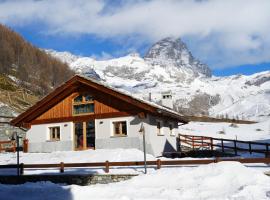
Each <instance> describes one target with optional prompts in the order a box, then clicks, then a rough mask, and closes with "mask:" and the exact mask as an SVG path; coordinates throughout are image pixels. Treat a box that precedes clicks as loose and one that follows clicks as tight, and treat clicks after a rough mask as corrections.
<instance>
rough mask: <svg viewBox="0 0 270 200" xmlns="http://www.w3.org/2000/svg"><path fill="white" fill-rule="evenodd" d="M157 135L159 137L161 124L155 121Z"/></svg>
mask: <svg viewBox="0 0 270 200" xmlns="http://www.w3.org/2000/svg"><path fill="white" fill-rule="evenodd" d="M157 134H158V135H161V122H160V121H157Z"/></svg>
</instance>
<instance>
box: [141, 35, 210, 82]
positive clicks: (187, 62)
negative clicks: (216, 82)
mask: <svg viewBox="0 0 270 200" xmlns="http://www.w3.org/2000/svg"><path fill="white" fill-rule="evenodd" d="M144 59H145V61H146V62H148V63H150V64H151V65H160V66H164V67H166V66H176V67H178V68H181V69H182V70H183V71H187V72H188V70H189V72H190V71H191V72H192V73H193V75H194V76H195V77H197V76H199V75H204V76H206V77H211V70H210V69H209V67H208V66H207V65H205V64H202V63H201V62H200V61H198V60H196V59H195V58H194V57H193V56H192V54H191V53H190V51H189V50H188V48H187V46H186V45H185V43H184V42H182V40H181V39H180V38H177V39H174V38H171V37H168V38H165V39H162V40H160V41H158V42H157V43H155V44H154V45H153V46H152V47H151V48H150V49H149V51H148V52H147V53H146V55H145V56H144Z"/></svg>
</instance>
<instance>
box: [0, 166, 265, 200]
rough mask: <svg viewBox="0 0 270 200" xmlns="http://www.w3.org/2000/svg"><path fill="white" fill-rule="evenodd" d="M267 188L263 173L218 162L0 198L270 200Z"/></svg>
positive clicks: (25, 187) (1, 191)
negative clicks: (112, 181)
mask: <svg viewBox="0 0 270 200" xmlns="http://www.w3.org/2000/svg"><path fill="white" fill-rule="evenodd" d="M251 174H252V176H251ZM269 188H270V178H269V177H267V176H266V175H264V174H263V173H261V172H258V171H256V170H253V169H251V168H247V167H245V166H243V165H241V164H240V163H237V162H220V163H217V164H209V165H204V166H199V167H194V168H192V167H179V168H170V169H160V170H155V171H151V172H150V173H148V174H147V175H143V174H141V175H139V176H137V177H134V178H132V179H130V180H127V181H122V182H119V183H111V184H107V185H101V184H97V185H91V186H77V185H57V184H53V183H50V182H39V183H25V184H22V185H0V197H3V198H6V197H8V199H9V200H15V199H18V197H20V199H21V200H26V199H27V200H31V199H40V200H42V199H54V200H59V199H67V200H71V199H72V200H77V199H78V200H84V199H93V200H94V199H96V200H100V199H110V200H114V199H115V200H119V199H121V200H137V199H138V200H139V199H148V200H154V199H171V200H175V199H181V200H191V199H194V200H195V199H201V200H225V199H226V200H227V199H239V200H242V199H245V200H254V199H260V200H266V199H269V198H270V190H269ZM15 191H16V192H15Z"/></svg>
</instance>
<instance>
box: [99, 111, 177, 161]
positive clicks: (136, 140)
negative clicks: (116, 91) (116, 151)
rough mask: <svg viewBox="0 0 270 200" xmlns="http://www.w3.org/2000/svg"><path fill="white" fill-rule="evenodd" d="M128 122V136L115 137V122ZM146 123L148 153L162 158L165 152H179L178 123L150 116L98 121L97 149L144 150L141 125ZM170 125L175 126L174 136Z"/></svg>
mask: <svg viewBox="0 0 270 200" xmlns="http://www.w3.org/2000/svg"><path fill="white" fill-rule="evenodd" d="M157 120H158V121H160V122H161V133H162V135H158V134H157V125H156V122H157ZM114 121H127V136H126V137H114V136H113V122H114ZM142 122H143V123H144V128H145V134H146V143H147V152H148V153H151V154H153V155H154V156H161V155H162V153H163V152H165V151H167V152H169V151H175V150H177V143H176V135H177V130H178V127H177V123H176V122H173V121H169V120H165V119H163V118H157V117H154V116H150V115H148V116H147V118H146V119H143V120H142V119H139V118H138V116H130V117H119V118H108V119H96V120H95V126H96V147H97V148H138V149H140V150H142V135H141V134H140V133H139V129H140V127H141V123H142ZM169 123H171V124H173V127H174V128H173V134H171V133H170V129H169Z"/></svg>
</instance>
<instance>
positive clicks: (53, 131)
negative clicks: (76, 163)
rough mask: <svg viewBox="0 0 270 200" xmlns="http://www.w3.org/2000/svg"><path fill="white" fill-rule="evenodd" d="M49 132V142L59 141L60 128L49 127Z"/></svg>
mask: <svg viewBox="0 0 270 200" xmlns="http://www.w3.org/2000/svg"><path fill="white" fill-rule="evenodd" d="M49 131H50V140H51V141H58V140H60V126H54V127H49Z"/></svg>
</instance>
